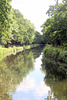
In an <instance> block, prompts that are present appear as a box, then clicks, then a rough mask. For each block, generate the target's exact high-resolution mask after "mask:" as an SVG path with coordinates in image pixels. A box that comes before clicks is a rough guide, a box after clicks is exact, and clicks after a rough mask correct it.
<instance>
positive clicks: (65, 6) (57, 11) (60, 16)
mask: <svg viewBox="0 0 67 100" xmlns="http://www.w3.org/2000/svg"><path fill="white" fill-rule="evenodd" d="M47 14H48V15H49V18H48V19H47V20H46V22H44V24H43V25H42V27H43V29H42V32H43V39H44V42H45V43H51V44H53V45H54V46H55V45H64V44H67V1H66V0H65V1H64V2H62V3H60V4H57V3H56V4H55V5H52V6H50V8H49V10H48V11H47Z"/></svg>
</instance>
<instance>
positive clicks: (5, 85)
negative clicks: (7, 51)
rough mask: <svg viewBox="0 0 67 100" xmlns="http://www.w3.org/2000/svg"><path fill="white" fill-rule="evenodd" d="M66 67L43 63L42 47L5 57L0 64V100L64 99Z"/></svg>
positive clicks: (65, 97) (49, 61)
mask: <svg viewBox="0 0 67 100" xmlns="http://www.w3.org/2000/svg"><path fill="white" fill-rule="evenodd" d="M58 67H61V68H60V70H61V71H60V70H57V68H58ZM66 68H67V66H66V65H65V66H63V65H62V64H59V63H56V62H55V61H52V60H50V59H48V60H47V59H45V60H44V57H43V47H37V48H34V49H31V50H25V51H23V52H21V53H18V54H17V55H11V56H8V57H6V58H4V59H3V60H2V61H1V62H0V100H67V80H66V79H65V77H64V75H65V72H66V71H67V69H66Z"/></svg>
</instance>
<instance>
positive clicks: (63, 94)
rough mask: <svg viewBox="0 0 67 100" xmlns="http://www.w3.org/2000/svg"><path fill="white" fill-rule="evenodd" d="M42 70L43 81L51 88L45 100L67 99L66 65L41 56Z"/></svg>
mask: <svg viewBox="0 0 67 100" xmlns="http://www.w3.org/2000/svg"><path fill="white" fill-rule="evenodd" d="M42 70H43V72H44V73H45V78H44V81H45V83H46V85H47V86H49V87H50V88H51V91H49V93H48V97H47V99H46V98H45V100H67V65H66V64H63V63H60V62H56V61H54V60H50V59H49V58H47V57H45V56H43V58H42ZM52 93H53V95H52Z"/></svg>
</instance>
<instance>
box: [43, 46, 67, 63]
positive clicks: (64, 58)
mask: <svg viewBox="0 0 67 100" xmlns="http://www.w3.org/2000/svg"><path fill="white" fill-rule="evenodd" d="M44 55H45V56H47V57H49V58H51V59H54V60H57V61H60V62H64V63H67V50H66V49H61V48H60V47H53V46H52V45H46V47H45V48H44Z"/></svg>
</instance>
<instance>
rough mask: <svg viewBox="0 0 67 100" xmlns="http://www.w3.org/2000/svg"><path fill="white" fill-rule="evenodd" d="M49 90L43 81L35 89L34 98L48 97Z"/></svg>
mask: <svg viewBox="0 0 67 100" xmlns="http://www.w3.org/2000/svg"><path fill="white" fill-rule="evenodd" d="M49 90H50V87H48V86H46V85H45V82H44V81H41V83H40V85H39V86H38V87H37V88H36V90H35V94H34V95H35V97H36V98H41V97H43V96H44V97H45V96H46V95H48V91H49Z"/></svg>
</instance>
